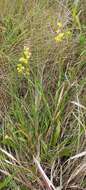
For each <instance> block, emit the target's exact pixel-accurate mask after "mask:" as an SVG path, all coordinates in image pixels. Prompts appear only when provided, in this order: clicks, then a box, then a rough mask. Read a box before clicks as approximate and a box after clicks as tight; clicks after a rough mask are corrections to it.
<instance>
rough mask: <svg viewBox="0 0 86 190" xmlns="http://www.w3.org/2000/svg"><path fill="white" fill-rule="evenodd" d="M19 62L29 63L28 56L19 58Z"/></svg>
mask: <svg viewBox="0 0 86 190" xmlns="http://www.w3.org/2000/svg"><path fill="white" fill-rule="evenodd" d="M19 62H21V63H24V64H27V63H28V60H27V59H26V58H24V57H21V58H20V59H19Z"/></svg>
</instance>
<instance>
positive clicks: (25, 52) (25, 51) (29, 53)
mask: <svg viewBox="0 0 86 190" xmlns="http://www.w3.org/2000/svg"><path fill="white" fill-rule="evenodd" d="M24 56H25V58H26V59H29V58H30V56H31V52H30V50H29V48H27V47H24Z"/></svg>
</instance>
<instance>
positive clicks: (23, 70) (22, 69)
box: [17, 47, 31, 75]
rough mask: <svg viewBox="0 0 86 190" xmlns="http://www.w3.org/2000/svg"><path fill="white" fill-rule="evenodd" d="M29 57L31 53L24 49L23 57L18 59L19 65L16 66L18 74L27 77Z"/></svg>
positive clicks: (26, 48)
mask: <svg viewBox="0 0 86 190" xmlns="http://www.w3.org/2000/svg"><path fill="white" fill-rule="evenodd" d="M30 57H31V52H30V49H29V48H28V47H24V50H23V55H22V57H20V59H19V63H18V64H17V71H18V74H26V75H29V59H30Z"/></svg>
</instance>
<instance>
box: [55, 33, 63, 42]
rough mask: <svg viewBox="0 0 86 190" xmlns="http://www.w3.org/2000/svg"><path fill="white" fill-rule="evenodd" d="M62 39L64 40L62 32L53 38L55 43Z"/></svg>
mask: <svg viewBox="0 0 86 190" xmlns="http://www.w3.org/2000/svg"><path fill="white" fill-rule="evenodd" d="M63 39H64V33H63V32H61V33H59V34H58V35H57V36H56V37H55V40H56V42H61V41H62V40H63Z"/></svg>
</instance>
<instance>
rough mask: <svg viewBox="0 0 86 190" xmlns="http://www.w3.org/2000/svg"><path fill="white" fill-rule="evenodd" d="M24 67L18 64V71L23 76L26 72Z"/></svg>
mask: <svg viewBox="0 0 86 190" xmlns="http://www.w3.org/2000/svg"><path fill="white" fill-rule="evenodd" d="M24 69H25V68H24V66H22V64H18V65H17V71H18V73H19V74H22V73H23V71H24Z"/></svg>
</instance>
